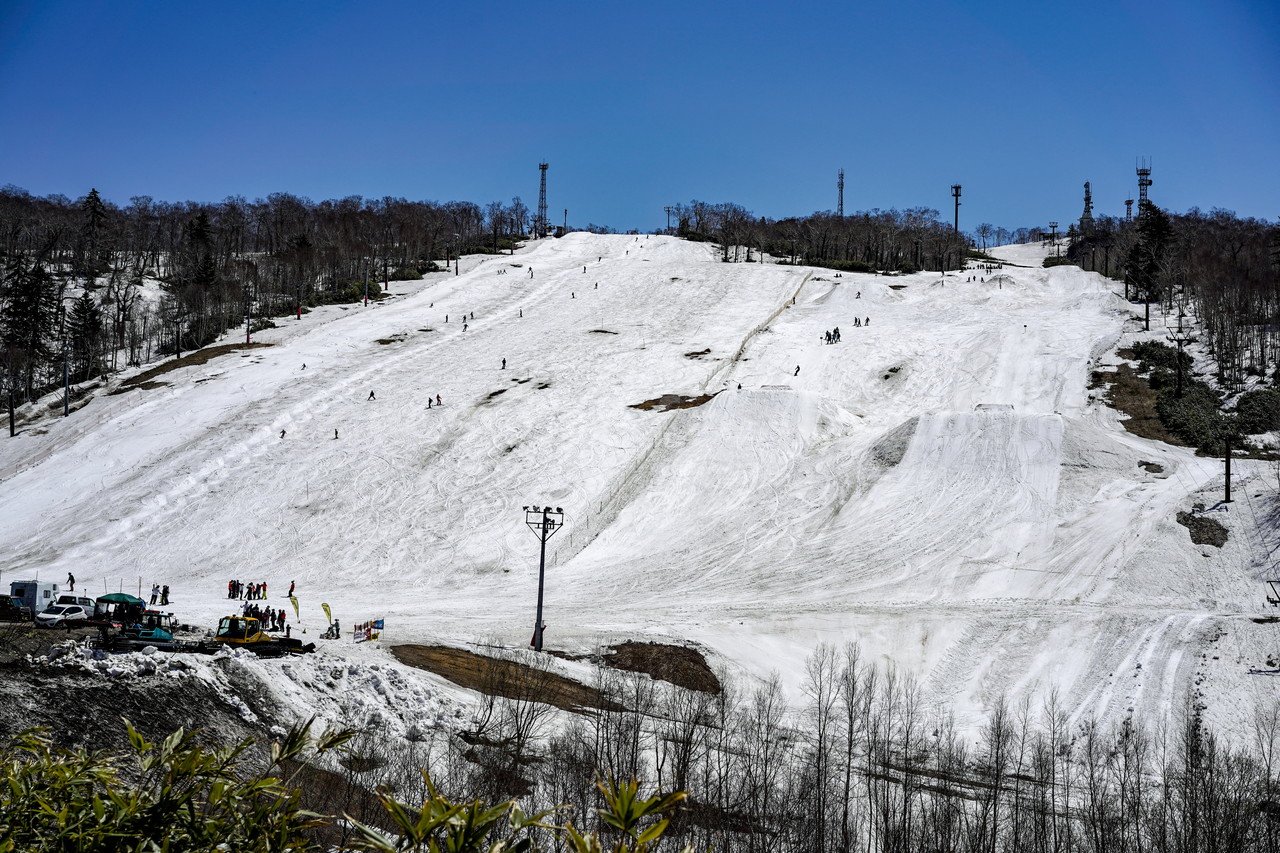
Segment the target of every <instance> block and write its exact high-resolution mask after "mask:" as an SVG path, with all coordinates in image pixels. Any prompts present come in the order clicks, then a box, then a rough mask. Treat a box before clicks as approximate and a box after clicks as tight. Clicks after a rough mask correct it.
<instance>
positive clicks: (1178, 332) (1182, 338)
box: [1166, 311, 1196, 397]
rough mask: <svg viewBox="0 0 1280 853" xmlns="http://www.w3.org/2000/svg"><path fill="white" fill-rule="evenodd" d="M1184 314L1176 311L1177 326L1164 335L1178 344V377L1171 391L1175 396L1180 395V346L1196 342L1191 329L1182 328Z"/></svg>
mask: <svg viewBox="0 0 1280 853" xmlns="http://www.w3.org/2000/svg"><path fill="white" fill-rule="evenodd" d="M1184 316H1186V315H1184V314H1183V313H1182V312H1181V311H1179V312H1178V328H1176V329H1170V330H1169V333H1168V335H1167V336H1166V337H1168V339H1169V340H1170V341H1172V342H1173V343H1175V344H1177V345H1178V373H1177V376H1178V379H1177V384H1176V385H1175V386H1174V392H1173V395H1174V396H1175V397H1181V396H1182V348H1183V347H1184V346H1186V345H1187V344H1192V343H1195V342H1196V337H1195V333H1194V332H1192V331H1191V329H1185V330H1184V329H1183V328H1182V318H1183V317H1184Z"/></svg>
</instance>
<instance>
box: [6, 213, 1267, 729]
mask: <svg viewBox="0 0 1280 853" xmlns="http://www.w3.org/2000/svg"><path fill="white" fill-rule="evenodd" d="M995 254H996V255H997V256H999V257H1002V258H1003V259H1005V260H1007V261H1008V262H1010V263H1011V264H1018V265H1021V266H1007V267H1006V268H1005V269H1003V270H1001V271H1000V272H1001V273H1003V275H1004V276H1007V279H1005V280H1003V281H999V282H993V281H991V277H992V274H991V273H989V272H979V271H974V273H973V274H974V275H975V276H982V277H985V278H986V279H987V281H976V280H975V281H973V282H967V281H966V279H967V278H968V277H969V273H964V274H951V275H948V276H945V277H942V276H939V274H938V273H922V274H918V275H912V276H897V277H888V276H883V277H882V276H871V275H853V274H843V275H841V276H839V277H837V276H836V274H835V273H833V272H830V271H826V270H814V269H809V268H792V267H786V266H777V265H760V264H723V263H720V262H719V261H718V259H717V253H716V251H715V250H714V249H712V248H711V247H709V246H705V245H699V244H693V243H686V242H682V241H679V240H675V239H672V238H661V237H639V238H636V237H630V236H626V237H623V236H594V235H588V234H572V235H570V236H568V237H566V238H564V239H561V240H544V241H539V242H536V243H534V244H532V245H531V246H530V247H529V248H527V249H526V250H523V251H521V252H519V253H517V254H516V255H514V256H501V257H491V258H485V259H481V260H480V261H479V262H478V263H477V264H476V265H474V266H473V267H472V268H471V269H470V270H469V271H466V272H465V273H464V274H463V275H461V276H458V277H453V276H446V275H443V274H440V275H434V276H431V277H430V278H429V279H428V280H426V281H424V282H421V283H412V284H408V285H399V284H397V285H396V286H395V287H393V290H396V291H397V293H399V294H400V295H397V296H395V297H393V298H391V299H389V300H387V301H386V302H384V303H382V304H379V305H371V306H369V307H368V308H363V307H359V306H351V307H347V308H340V307H328V308H323V309H319V310H316V311H314V312H312V313H311V314H309V315H307V316H305V317H304V318H303V319H302V320H301V321H292V320H289V321H282V322H281V328H280V329H277V330H272V331H269V332H264V333H262V334H261V335H258V336H257V337H256V339H257V340H258V341H262V342H269V343H272V344H273V346H270V347H266V348H259V349H253V350H246V351H243V352H240V353H235V354H232V355H230V356H225V357H222V358H220V359H216V360H214V361H211V362H209V363H208V364H206V365H204V366H201V367H196V368H188V369H184V370H178V371H174V372H172V373H169V374H166V375H163V376H161V377H159V378H158V379H159V381H161V382H163V383H165V385H164V386H163V387H156V388H151V389H148V390H140V389H135V390H130V391H127V392H125V393H121V394H116V395H111V396H99V397H98V398H97V399H95V400H94V401H93V402H92V403H91V404H90V405H88V406H87V407H85V408H84V409H82V410H81V411H79V412H76V413H74V414H73V415H72V417H70V418H68V419H65V420H55V421H51V422H49V423H48V424H46V425H45V428H42V429H33V430H29V431H28V432H26V433H24V434H23V435H21V436H20V437H19V438H17V439H15V440H12V441H3V442H0V542H2V543H4V546H5V552H6V554H7V557H8V559H7V561H6V565H5V566H4V578H5V581H6V588H7V580H9V579H16V578H18V577H24V576H34V575H36V574H39V576H41V577H42V578H46V579H52V580H61V579H62V578H63V577H65V575H66V573H67V572H68V571H72V572H74V573H75V575H76V577H77V578H78V580H79V581H80V582H81V583H83V584H84V585H85V586H86V587H87V588H88V589H89V591H90V592H91V593H92V592H101V591H103V589H104V588H107V589H110V590H111V591H114V590H116V589H117V588H120V587H121V586H123V588H124V589H125V590H126V591H132V590H135V589H136V587H137V584H138V580H139V578H141V582H142V584H143V585H144V586H146V587H149V586H150V584H151V583H152V582H155V583H162V584H165V583H167V584H169V585H170V586H171V587H172V588H173V590H174V592H173V598H174V609H175V610H177V611H178V612H179V613H180V614H181V615H182V616H183V617H184V618H186V619H190V620H191V621H202V622H204V623H206V624H212V623H213V622H214V621H215V620H216V618H217V617H219V616H221V615H225V614H226V612H228V606H227V605H228V604H229V602H227V601H226V598H225V595H226V583H227V581H228V580H229V579H231V578H233V577H235V578H239V579H242V580H246V581H264V580H265V581H267V582H269V584H270V591H271V597H272V599H273V600H274V601H275V602H278V603H277V604H276V606H284V602H283V600H282V599H281V598H280V596H281V595H283V594H284V592H285V590H286V589H287V588H288V585H289V583H290V582H291V581H296V583H297V586H298V595H299V597H300V598H301V600H302V602H303V608H304V609H303V618H304V621H305V624H307V625H308V626H309V627H310V629H311V630H312V631H315V630H317V628H318V627H322V626H323V617H322V615H321V613H320V609H319V604H320V602H322V601H324V602H328V603H330V604H331V605H332V606H333V609H334V611H335V614H336V615H337V616H338V618H339V619H341V620H342V621H343V623H344V624H346V625H349V624H350V623H352V622H354V621H360V620H363V619H368V618H371V617H378V616H385V617H386V619H387V625H388V629H387V632H386V636H385V639H386V640H387V641H388V642H391V643H394V642H441V643H445V644H455V645H461V644H463V643H466V642H472V641H478V640H481V639H482V638H497V639H498V640H499V641H501V642H503V643H506V644H508V645H512V646H517V647H518V646H523V645H524V644H526V643H527V642H528V638H529V635H530V634H531V630H532V623H533V605H534V598H535V595H536V581H537V556H538V554H537V540H536V539H535V538H534V537H533V536H532V535H530V533H529V531H528V530H527V528H526V527H525V526H524V514H523V512H522V511H521V507H522V506H524V505H529V504H538V505H551V506H559V507H563V509H564V511H565V518H566V524H565V527H564V529H563V531H561V532H560V533H559V534H557V536H556V537H555V538H553V539H552V540H551V548H550V553H549V556H548V565H549V568H548V580H547V608H546V617H545V618H546V621H547V623H548V625H549V627H548V629H547V642H548V644H549V645H550V646H553V647H555V648H561V649H568V650H571V651H573V650H583V649H587V648H590V647H592V646H594V645H595V644H596V643H597V642H599V641H600V640H602V639H608V640H620V639H625V638H627V637H638V638H652V639H675V640H676V641H694V642H697V643H699V644H701V645H702V647H703V648H704V649H705V650H707V651H708V652H709V653H711V654H712V655H713V656H714V657H716V658H718V659H719V661H720V662H721V663H724V664H726V665H728V666H730V667H731V668H739V669H741V670H745V671H746V672H748V673H751V674H756V675H765V674H767V673H768V672H769V671H771V670H777V671H779V672H780V673H781V674H782V677H783V681H784V684H786V685H787V686H788V687H789V688H791V689H793V690H794V689H798V685H799V683H800V680H801V678H802V673H803V662H804V659H805V657H806V656H807V655H808V654H809V653H810V652H811V651H812V650H813V648H814V647H815V646H816V645H817V644H818V643H820V642H831V643H843V642H845V641H850V640H858V641H860V642H861V643H862V644H863V647H864V649H865V650H866V651H867V652H869V653H870V654H871V655H873V656H879V657H880V658H881V659H883V660H887V661H894V662H896V663H898V664H900V665H901V666H903V667H905V668H907V669H909V670H910V671H912V672H914V673H916V674H917V675H918V676H919V678H920V679H921V680H922V683H923V684H924V685H925V687H926V689H927V690H928V691H929V693H930V697H931V699H933V700H936V701H937V702H938V703H939V704H940V705H942V706H950V707H954V708H955V709H956V710H957V712H958V713H959V714H960V721H961V723H962V724H964V725H974V724H976V723H978V722H979V720H980V715H981V712H982V709H983V708H984V707H986V706H988V705H989V704H990V703H991V702H992V701H994V700H995V699H996V698H997V697H998V696H1000V695H1001V694H1004V695H1007V696H1008V697H1009V698H1010V699H1012V700H1016V699H1018V698H1019V697H1020V696H1023V695H1028V696H1030V697H1032V699H1033V701H1035V702H1039V701H1041V700H1042V699H1043V698H1044V697H1045V696H1046V695H1047V693H1048V691H1049V690H1051V689H1056V690H1058V692H1059V696H1060V699H1061V701H1062V702H1063V703H1064V704H1065V705H1066V706H1067V707H1068V708H1069V709H1070V710H1072V711H1073V712H1074V713H1077V714H1087V713H1098V714H1101V715H1103V716H1107V717H1112V718H1115V717H1119V716H1124V715H1126V714H1128V713H1130V712H1131V711H1132V712H1133V713H1136V714H1138V715H1139V716H1141V717H1146V718H1158V717H1160V716H1161V715H1163V714H1164V713H1166V712H1167V711H1169V710H1174V706H1176V705H1177V703H1178V702H1180V701H1181V700H1182V697H1183V696H1184V695H1185V694H1186V693H1187V692H1188V690H1190V689H1192V688H1193V686H1195V685H1198V686H1199V689H1201V690H1202V691H1204V693H1205V697H1206V699H1207V701H1208V702H1209V704H1210V706H1211V709H1212V712H1213V713H1214V714H1215V715H1217V716H1218V717H1220V719H1221V720H1222V721H1223V722H1226V723H1231V722H1233V721H1235V720H1238V719H1240V718H1241V716H1242V715H1246V714H1248V713H1249V712H1250V709H1251V707H1252V703H1253V701H1254V699H1255V698H1256V695H1260V694H1255V691H1265V690H1267V689H1268V688H1269V684H1270V682H1269V681H1266V680H1265V679H1264V680H1263V682H1264V683H1259V682H1258V680H1257V679H1256V677H1254V678H1253V680H1251V677H1250V676H1248V675H1247V674H1246V671H1247V669H1248V667H1249V666H1256V665H1260V664H1262V663H1263V661H1264V660H1265V657H1266V655H1267V653H1269V651H1270V649H1269V647H1268V645H1267V643H1268V642H1269V641H1270V636H1271V634H1270V631H1269V627H1270V626H1266V625H1259V624H1256V623H1254V622H1253V621H1251V618H1250V617H1255V616H1259V615H1262V614H1261V610H1262V609H1263V607H1262V605H1263V601H1262V593H1261V589H1260V586H1261V585H1260V584H1259V583H1258V580H1257V579H1258V578H1260V577H1262V576H1263V574H1264V573H1265V572H1264V570H1263V569H1260V568H1255V566H1254V561H1255V558H1256V557H1257V556H1258V555H1260V554H1261V543H1260V539H1259V536H1258V534H1257V533H1256V532H1253V531H1255V529H1256V527H1255V521H1254V517H1253V512H1254V508H1255V503H1254V501H1255V500H1256V499H1254V498H1252V497H1251V496H1250V495H1251V493H1253V494H1257V493H1260V492H1261V491H1262V487H1261V486H1260V485H1258V484H1259V483H1260V482H1261V480H1262V471H1261V468H1260V467H1259V468H1256V469H1255V468H1250V467H1248V466H1247V465H1241V467H1240V469H1239V471H1240V472H1242V473H1240V475H1239V476H1240V478H1241V482H1240V483H1238V484H1237V486H1238V488H1239V492H1240V495H1239V496H1240V497H1241V498H1242V500H1241V501H1240V502H1238V503H1236V504H1234V505H1232V507H1231V511H1230V512H1221V513H1216V514H1215V517H1216V518H1219V520H1221V521H1222V522H1223V523H1224V524H1225V525H1226V526H1227V528H1228V529H1229V530H1230V533H1231V538H1230V540H1229V541H1228V543H1227V545H1226V546H1225V547H1224V548H1222V549H1217V548H1212V547H1210V546H1198V545H1193V544H1192V543H1191V541H1190V539H1189V537H1188V535H1187V530H1186V529H1185V528H1184V527H1182V526H1180V525H1178V524H1177V523H1176V522H1175V516H1176V514H1177V513H1178V511H1180V510H1189V509H1190V508H1191V506H1192V504H1193V503H1194V502H1202V503H1204V504H1206V505H1208V506H1212V505H1213V504H1214V503H1215V501H1216V500H1217V498H1218V494H1219V492H1220V489H1221V485H1222V478H1221V468H1220V465H1221V463H1220V462H1219V461H1217V460H1212V459H1203V458H1197V457H1195V456H1194V455H1193V454H1192V453H1191V452H1190V451H1187V450H1182V449H1176V448H1170V447H1167V446H1164V445H1157V444H1154V443H1152V442H1149V441H1145V440H1143V439H1139V438H1136V437H1134V436H1132V435H1130V434H1128V433H1126V432H1124V431H1123V430H1122V429H1121V428H1120V426H1119V425H1118V416H1117V415H1116V413H1115V412H1113V411H1111V410H1110V409H1107V408H1105V407H1103V406H1101V404H1099V403H1098V402H1096V401H1094V400H1093V399H1092V397H1091V396H1090V392H1089V390H1088V388H1087V384H1088V378H1089V372H1090V370H1091V369H1092V368H1094V367H1097V366H1099V365H1101V364H1105V363H1108V362H1110V363H1114V349H1115V347H1116V345H1117V343H1118V342H1119V341H1120V339H1121V335H1122V332H1123V331H1124V330H1125V329H1126V328H1129V329H1130V330H1131V328H1132V326H1129V327H1126V319H1127V318H1128V317H1129V316H1130V314H1131V313H1132V312H1131V311H1130V309H1129V307H1128V306H1127V305H1125V304H1124V303H1123V301H1122V300H1121V299H1120V298H1119V297H1117V296H1116V294H1115V292H1114V289H1113V287H1112V286H1111V285H1110V284H1109V283H1108V282H1106V281H1105V280H1103V279H1102V278H1101V277H1099V276H1096V275H1093V274H1088V273H1084V272H1082V271H1081V270H1079V269H1077V268H1075V267H1056V268H1053V269H1050V270H1046V269H1042V268H1041V267H1040V265H1039V262H1040V260H1041V258H1042V257H1043V250H1042V249H1040V248H1038V247H1025V246H1016V247H1007V248H1005V249H998V250H995ZM472 260H473V262H474V259H472ZM531 270H532V273H533V274H532V277H531V276H530V271H531ZM406 291H407V294H406ZM472 314H474V319H472V318H471V317H472ZM446 316H447V322H446ZM464 317H465V319H466V323H467V326H466V328H465V330H464V326H463V321H464ZM855 318H860V319H862V320H863V321H864V323H865V321H866V320H867V319H868V318H869V323H865V324H864V325H861V326H858V325H856V324H855ZM834 327H839V328H840V331H841V334H842V341H841V342H840V343H838V344H834V345H827V344H825V343H824V342H823V333H824V332H825V331H827V330H829V329H832V328H834ZM503 359H506V368H505V369H503V368H502V360H503ZM304 365H305V368H304ZM797 367H798V368H799V372H798V373H797V372H796V368H797ZM739 386H741V388H739ZM370 392H373V393H374V394H375V395H376V399H369V397H370ZM664 394H680V395H702V394H714V395H715V396H714V397H713V398H712V399H711V400H710V401H709V402H707V403H705V404H704V405H701V406H697V407H694V408H688V409H678V410H673V411H669V412H668V411H661V410H660V409H659V410H642V409H637V408H632V405H633V404H636V403H641V402H643V401H646V400H650V399H653V398H656V397H660V396H662V395H664ZM436 395H439V397H440V399H441V401H442V403H443V405H441V406H435V405H432V406H431V407H430V408H428V401H429V400H431V401H434V399H435V396H436ZM335 431H336V437H335ZM282 432H283V437H281V435H282ZM1141 462H1150V463H1156V464H1157V465H1158V466H1160V467H1161V468H1162V469H1163V470H1162V471H1157V472H1154V473H1153V472H1151V471H1148V470H1147V469H1146V468H1144V467H1140V464H1139V463H1141ZM1251 477H1252V478H1254V482H1253V483H1248V484H1247V485H1245V483H1246V482H1247V481H1248V480H1249V478H1251ZM1269 493H1270V492H1268V494H1269ZM1268 500H1270V498H1268ZM1257 508H1258V512H1259V514H1261V513H1262V510H1263V508H1262V506H1261V505H1260V504H1259V505H1257ZM362 653H363V651H362Z"/></svg>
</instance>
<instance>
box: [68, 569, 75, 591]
mask: <svg viewBox="0 0 1280 853" xmlns="http://www.w3.org/2000/svg"><path fill="white" fill-rule="evenodd" d="M67 587H68V589H70V590H71V591H72V592H75V591H76V576H75V575H73V574H71V572H67Z"/></svg>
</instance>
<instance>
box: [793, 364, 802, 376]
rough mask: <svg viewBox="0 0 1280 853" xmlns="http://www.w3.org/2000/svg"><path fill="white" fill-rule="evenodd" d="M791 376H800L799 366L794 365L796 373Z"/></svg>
mask: <svg viewBox="0 0 1280 853" xmlns="http://www.w3.org/2000/svg"><path fill="white" fill-rule="evenodd" d="M792 375H793V376H799V375H800V365H798V364H797V365H796V372H795V373H794V374H792Z"/></svg>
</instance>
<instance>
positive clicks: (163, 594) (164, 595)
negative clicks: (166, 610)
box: [160, 584, 169, 604]
mask: <svg viewBox="0 0 1280 853" xmlns="http://www.w3.org/2000/svg"><path fill="white" fill-rule="evenodd" d="M160 603H161V604H168V603H169V585H168V584H165V585H164V588H163V589H161V590H160Z"/></svg>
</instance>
